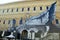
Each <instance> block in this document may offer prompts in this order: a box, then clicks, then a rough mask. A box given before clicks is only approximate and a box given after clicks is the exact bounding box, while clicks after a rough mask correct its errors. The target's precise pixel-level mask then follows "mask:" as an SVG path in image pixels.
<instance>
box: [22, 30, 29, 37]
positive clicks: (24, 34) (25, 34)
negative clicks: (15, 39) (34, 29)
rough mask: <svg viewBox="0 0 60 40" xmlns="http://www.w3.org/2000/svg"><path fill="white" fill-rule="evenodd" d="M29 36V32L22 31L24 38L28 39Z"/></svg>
mask: <svg viewBox="0 0 60 40" xmlns="http://www.w3.org/2000/svg"><path fill="white" fill-rule="evenodd" d="M27 35H28V31H27V30H23V31H22V37H23V38H27Z"/></svg>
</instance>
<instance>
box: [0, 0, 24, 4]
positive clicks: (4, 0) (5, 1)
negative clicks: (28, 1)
mask: <svg viewBox="0 0 60 40" xmlns="http://www.w3.org/2000/svg"><path fill="white" fill-rule="evenodd" d="M16 1H23V0H0V4H6V3H11V2H16Z"/></svg>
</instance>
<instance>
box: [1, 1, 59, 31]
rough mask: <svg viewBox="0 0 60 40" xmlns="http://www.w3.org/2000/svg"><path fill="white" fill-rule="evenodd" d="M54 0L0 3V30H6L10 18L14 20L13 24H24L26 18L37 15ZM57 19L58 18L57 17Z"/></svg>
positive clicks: (57, 13)
mask: <svg viewBox="0 0 60 40" xmlns="http://www.w3.org/2000/svg"><path fill="white" fill-rule="evenodd" d="M54 2H55V1H22V2H14V3H8V4H3V5H0V30H7V29H8V28H9V27H10V26H11V25H10V21H11V20H15V26H18V25H20V24H24V23H25V21H26V19H28V18H30V17H32V16H36V15H39V14H40V13H41V12H43V11H45V10H47V9H48V8H49V7H50V6H51V4H52V3H54ZM58 5H59V2H58ZM58 7H59V6H57V12H56V16H57V15H59V10H58V9H59V8H58ZM57 19H59V18H58V17H57ZM21 20H22V22H21Z"/></svg>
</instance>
